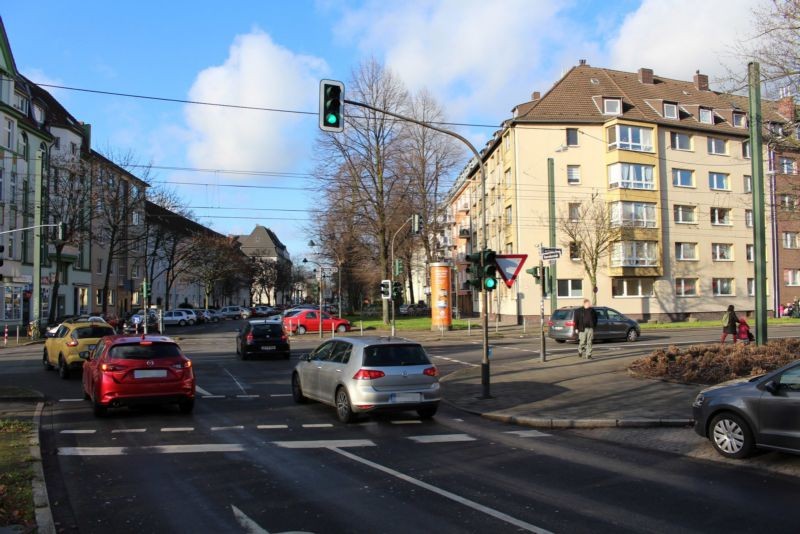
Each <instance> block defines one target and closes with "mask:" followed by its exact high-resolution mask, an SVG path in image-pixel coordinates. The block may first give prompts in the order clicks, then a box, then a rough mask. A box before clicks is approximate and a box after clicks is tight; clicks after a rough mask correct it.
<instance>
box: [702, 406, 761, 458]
mask: <svg viewBox="0 0 800 534" xmlns="http://www.w3.org/2000/svg"><path fill="white" fill-rule="evenodd" d="M708 437H709V439H710V440H711V444H712V445H713V446H714V448H715V449H717V452H718V453H720V454H721V455H722V456H725V457H726V458H736V459H740V458H747V457H748V456H750V454H751V453H752V452H753V447H754V441H753V433H752V432H751V431H750V426H749V425H748V424H747V423H746V422H745V421H744V419H742V418H741V417H739V416H738V415H736V414H733V413H730V412H726V413H721V414H718V415H716V416H715V417H714V419H712V420H711V424H710V425H709V433H708Z"/></svg>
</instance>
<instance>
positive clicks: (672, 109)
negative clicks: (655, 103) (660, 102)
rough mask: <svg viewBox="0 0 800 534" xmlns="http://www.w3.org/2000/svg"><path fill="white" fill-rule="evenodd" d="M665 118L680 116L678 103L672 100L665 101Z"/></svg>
mask: <svg viewBox="0 0 800 534" xmlns="http://www.w3.org/2000/svg"><path fill="white" fill-rule="evenodd" d="M664 118H665V119H677V118H678V104H673V103H671V102H664Z"/></svg>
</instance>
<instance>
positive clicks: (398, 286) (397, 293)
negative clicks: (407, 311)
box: [392, 282, 403, 300]
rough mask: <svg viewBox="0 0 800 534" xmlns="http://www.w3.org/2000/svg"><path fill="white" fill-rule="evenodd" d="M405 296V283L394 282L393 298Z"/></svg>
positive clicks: (397, 298)
mask: <svg viewBox="0 0 800 534" xmlns="http://www.w3.org/2000/svg"><path fill="white" fill-rule="evenodd" d="M402 296H403V284H402V283H400V282H394V283H393V284H392V299H394V300H400V297H402Z"/></svg>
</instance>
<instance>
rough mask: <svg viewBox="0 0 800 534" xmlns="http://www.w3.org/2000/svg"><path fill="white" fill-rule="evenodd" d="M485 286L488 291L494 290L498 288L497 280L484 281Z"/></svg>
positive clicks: (488, 279)
mask: <svg viewBox="0 0 800 534" xmlns="http://www.w3.org/2000/svg"><path fill="white" fill-rule="evenodd" d="M483 285H484V287H486V289H494V288H496V287H497V279H495V278H486V279H485V280H484V281H483Z"/></svg>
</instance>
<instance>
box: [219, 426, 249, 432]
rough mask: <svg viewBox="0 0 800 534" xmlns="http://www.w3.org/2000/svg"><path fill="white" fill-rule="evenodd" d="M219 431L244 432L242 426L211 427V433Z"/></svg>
mask: <svg viewBox="0 0 800 534" xmlns="http://www.w3.org/2000/svg"><path fill="white" fill-rule="evenodd" d="M219 430H244V426H242V425H234V426H212V427H211V431H212V432H217V431H219Z"/></svg>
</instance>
